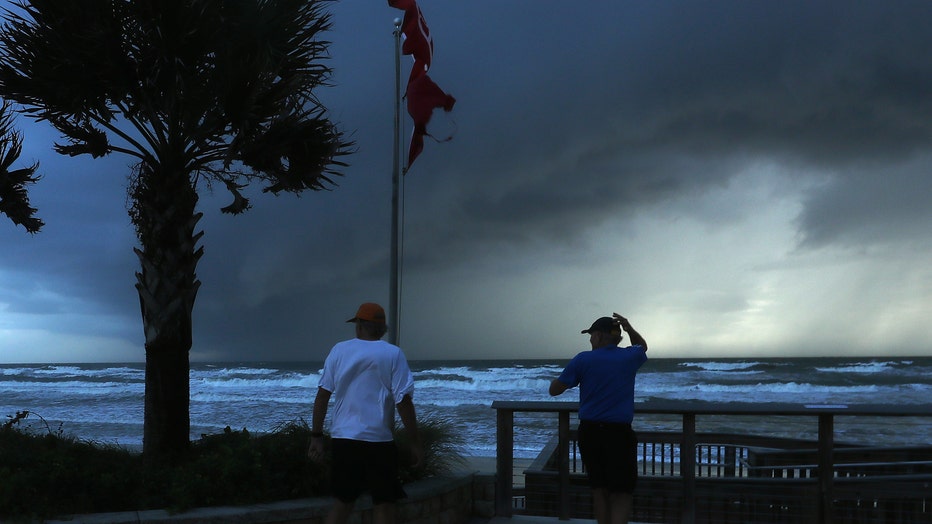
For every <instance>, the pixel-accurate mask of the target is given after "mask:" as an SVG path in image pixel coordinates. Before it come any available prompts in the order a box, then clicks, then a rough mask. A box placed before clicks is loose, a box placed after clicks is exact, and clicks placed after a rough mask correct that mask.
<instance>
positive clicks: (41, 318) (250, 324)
mask: <svg viewBox="0 0 932 524" xmlns="http://www.w3.org/2000/svg"><path fill="white" fill-rule="evenodd" d="M419 4H420V6H421V9H422V10H423V12H424V16H425V18H426V20H427V23H428V25H429V27H430V29H431V33H432V36H433V39H434V46H435V49H434V62H433V67H432V69H431V73H430V74H431V77H432V78H433V80H434V81H435V82H437V83H438V84H439V85H440V86H441V87H442V88H443V89H445V90H446V91H448V92H450V93H451V94H452V95H453V96H455V97H456V99H457V103H456V107H455V109H454V111H453V112H452V113H450V114H445V113H442V112H439V111H438V112H437V113H436V114H435V115H434V120H433V122H432V127H431V130H432V131H433V132H435V134H437V135H438V136H445V135H447V134H450V133H453V134H454V138H453V140H452V141H450V142H447V143H441V144H438V143H434V142H431V141H428V142H427V144H426V147H425V150H424V153H423V154H422V155H421V157H420V158H419V159H418V160H417V162H415V164H414V165H413V166H412V168H411V171H410V172H409V173H408V175H407V176H406V177H405V184H404V195H405V199H404V203H405V206H404V207H405V214H404V225H405V228H404V261H403V267H404V273H403V274H404V279H403V283H402V287H403V295H402V314H401V318H402V328H401V340H400V342H401V346H402V347H403V348H404V349H405V352H406V354H407V355H408V357H409V358H412V359H428V358H429V359H446V358H457V359H468V358H563V357H566V358H569V357H570V356H572V355H573V354H575V353H576V352H577V351H580V350H583V349H587V348H588V338H587V336H586V335H581V334H580V333H579V331H580V330H581V329H584V328H586V327H588V325H589V324H590V323H591V322H592V321H593V320H594V319H595V318H597V317H599V316H603V315H610V314H611V313H612V312H613V311H617V312H619V313H621V314H623V315H625V316H627V317H628V318H629V319H630V320H631V322H632V324H633V325H634V326H635V327H636V328H637V329H638V330H639V331H640V332H641V333H642V335H644V337H645V338H646V339H647V341H648V342H649V344H650V354H651V355H652V356H653V357H655V358H657V357H712V356H727V357H759V356H817V355H837V356H844V355H850V356H876V357H881V358H883V357H886V356H903V355H932V322H930V320H929V319H930V318H932V264H930V263H929V261H930V259H932V227H930V226H932V205H930V200H932V31H929V21H930V20H932V2H928V1H926V0H916V1H911V2H907V1H894V2H891V1H889V0H883V1H876V2H848V1H839V2H813V1H811V0H805V1H796V2H794V1H779V2H771V1H738V0H734V1H728V2H717V1H703V2H692V1H684V2H669V1H663V2H653V1H652V2H629V1H621V0H605V1H602V0H598V1H596V0H589V1H586V2H565V1H556V0H507V1H502V0H476V1H471V2H449V1H445V0H444V1H441V0H420V2H419ZM331 10H332V13H333V23H334V29H333V31H332V32H331V33H330V34H329V35H328V37H329V39H330V40H331V41H332V45H331V48H330V49H331V55H332V59H331V60H330V65H331V66H332V67H333V68H334V69H335V73H334V76H333V78H332V81H333V83H334V87H331V88H328V89H326V90H324V91H321V92H320V96H321V98H322V99H323V101H324V102H325V104H326V105H327V107H328V109H329V112H330V116H331V117H332V119H333V120H334V121H336V122H338V123H339V125H340V127H341V128H342V129H343V130H344V131H346V132H347V133H348V134H350V135H351V137H352V139H353V140H355V141H356V143H357V147H358V151H357V153H356V154H354V155H353V156H352V157H350V159H349V161H350V163H351V166H350V167H349V168H347V169H345V170H344V175H345V176H343V177H341V178H340V179H338V184H339V185H338V186H337V187H335V188H333V190H332V191H328V192H320V193H307V194H305V195H303V196H301V197H300V198H296V197H294V196H291V195H282V196H280V197H273V196H271V195H256V196H255V198H253V204H254V207H253V209H252V210H250V211H249V212H247V213H246V214H245V215H241V216H236V217H231V216H227V215H221V213H220V211H219V209H220V207H222V206H224V205H227V204H228V203H229V198H228V196H227V194H226V193H225V191H218V192H217V194H215V195H213V194H210V193H208V192H202V197H201V201H200V210H201V211H203V212H204V215H205V216H204V219H203V220H202V221H201V222H200V225H201V226H202V227H203V229H204V231H205V235H204V237H203V239H202V244H203V246H204V247H205V255H204V257H203V258H202V259H201V262H200V264H199V266H198V277H199V278H200V280H201V281H202V286H201V288H200V291H199V294H198V299H197V303H196V305H195V311H194V316H195V321H194V347H193V348H192V351H191V358H192V360H198V361H203V360H253V361H256V360H259V361H261V360H321V359H323V357H324V356H325V355H326V353H327V351H328V350H329V349H330V347H331V346H332V345H333V344H334V343H335V342H337V341H339V340H341V339H343V338H348V337H350V336H352V327H351V325H349V324H346V323H345V322H344V321H345V320H346V319H347V318H350V317H351V316H353V313H354V312H355V308H356V306H357V305H358V304H359V303H360V302H364V301H377V302H381V303H383V304H384V305H386V306H387V305H388V292H389V283H388V281H389V279H388V276H389V275H388V273H389V238H390V219H391V201H390V196H391V168H392V122H393V109H394V106H393V85H394V59H393V51H394V47H393V40H392V20H393V19H394V18H395V17H399V16H401V12H400V11H397V10H395V9H391V8H390V7H388V6H387V5H386V3H385V2H359V1H346V2H339V3H335V4H333V5H332V6H331ZM402 64H403V75H404V77H406V75H407V71H408V69H409V68H410V62H409V60H408V58H407V57H405V59H404V60H403V61H402ZM19 123H20V127H21V128H23V130H24V131H25V132H26V135H27V136H26V144H25V148H24V153H23V160H24V161H33V160H38V161H39V162H40V164H41V165H40V172H41V173H42V175H43V176H44V178H43V179H42V180H41V181H40V182H39V184H37V185H35V186H34V187H33V189H32V191H31V199H32V203H33V205H35V206H36V207H38V208H39V216H40V217H41V218H42V219H44V220H45V222H46V226H45V228H44V229H43V231H42V232H41V233H39V234H38V235H35V236H30V235H28V234H27V233H25V231H24V230H23V229H22V228H21V227H15V226H13V224H12V223H11V222H10V221H9V220H7V219H6V218H5V217H2V220H0V245H2V250H0V362H4V363H7V362H88V361H110V362H116V361H120V362H122V361H142V360H144V349H143V341H144V339H143V332H142V321H141V316H140V313H139V302H138V297H137V295H136V290H135V289H134V287H133V284H134V282H135V277H134V272H135V271H137V270H138V260H137V259H136V258H135V255H134V254H133V252H132V248H133V247H134V246H136V245H137V241H136V238H135V235H134V232H133V229H132V226H131V225H130V222H129V218H128V215H127V211H126V181H127V175H128V172H129V171H128V168H127V165H128V162H129V160H128V159H127V158H125V157H120V156H111V157H109V158H106V159H103V160H91V159H84V158H79V159H72V158H66V157H61V156H58V155H56V154H55V153H54V152H52V150H51V145H52V142H54V141H55V140H56V139H57V136H56V134H55V133H54V132H52V131H51V130H49V129H46V128H42V127H39V126H37V125H34V124H30V123H29V122H28V121H27V120H25V119H23V118H21V119H20V120H19ZM405 124H406V128H405V132H406V135H407V133H408V132H410V121H409V120H406V122H405ZM405 139H407V136H406V137H405Z"/></svg>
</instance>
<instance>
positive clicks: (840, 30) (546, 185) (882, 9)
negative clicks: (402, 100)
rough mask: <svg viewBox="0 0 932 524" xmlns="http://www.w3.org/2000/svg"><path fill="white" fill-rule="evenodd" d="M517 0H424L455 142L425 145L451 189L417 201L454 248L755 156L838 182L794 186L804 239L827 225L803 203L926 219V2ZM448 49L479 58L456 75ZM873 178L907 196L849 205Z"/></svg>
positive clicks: (564, 222)
mask: <svg viewBox="0 0 932 524" xmlns="http://www.w3.org/2000/svg"><path fill="white" fill-rule="evenodd" d="M519 4H521V9H522V12H521V14H520V15H519V14H518V13H516V12H510V13H509V11H510V10H509V9H505V11H504V12H499V11H498V10H495V16H491V17H490V18H491V20H486V19H483V23H481V24H477V25H476V26H475V27H477V29H476V31H475V33H472V35H471V38H470V37H467V38H464V36H463V35H462V34H460V33H456V34H454V35H451V34H450V33H451V32H453V31H451V27H455V28H456V29H458V30H460V31H462V27H463V26H464V25H465V22H461V23H460V24H456V22H455V21H458V20H462V19H463V17H468V13H466V12H465V11H464V9H465V8H463V7H462V6H460V7H458V8H452V7H448V6H443V7H441V6H430V5H425V6H424V8H425V9H430V8H431V7H433V11H434V12H433V13H432V16H430V17H429V20H438V19H440V20H441V22H439V24H442V25H440V27H442V29H443V31H444V32H443V33H440V31H439V30H438V29H436V28H435V35H437V36H435V40H436V41H437V43H436V45H437V46H438V48H441V46H451V45H456V46H458V47H457V54H456V56H455V58H453V59H449V60H448V61H447V62H443V61H442V60H440V59H437V61H436V65H435V69H436V70H437V71H438V72H437V73H436V75H435V76H438V77H442V78H451V79H452V80H450V81H449V82H448V83H449V84H450V88H451V89H454V88H458V89H459V92H456V93H455V94H457V95H459V97H460V102H459V105H458V107H457V114H456V119H457V122H458V124H459V130H458V136H457V137H456V138H455V140H454V142H453V143H452V144H442V145H434V144H428V147H430V148H431V149H433V150H434V151H435V152H433V154H435V155H437V156H439V157H443V160H435V161H433V162H432V164H431V166H430V167H429V168H425V169H423V171H426V173H424V175H423V176H425V177H427V176H430V177H437V178H438V179H440V180H443V183H444V184H452V185H453V186H455V187H457V188H458V191H457V192H456V193H455V194H447V195H444V194H443V192H442V190H440V193H441V195H444V196H445V197H447V198H448V199H449V200H448V201H447V202H446V204H445V206H444V209H443V210H440V209H437V207H439V206H434V207H432V208H431V211H432V212H433V213H442V214H443V215H442V216H444V217H447V218H446V219H440V220H438V219H437V216H436V214H434V215H433V216H432V217H431V218H430V219H429V220H427V219H425V220H427V221H429V223H430V224H431V225H433V226H434V227H436V231H434V232H433V233H431V234H429V235H428V236H429V238H430V243H432V244H436V242H440V243H443V244H447V243H450V244H460V246H459V247H458V248H456V247H454V248H452V251H453V252H454V253H456V254H457V256H461V255H463V254H464V253H468V252H470V251H475V250H476V248H477V247H479V246H481V245H483V244H485V243H488V242H493V243H494V242H521V241H524V240H527V239H529V238H533V237H537V236H540V237H543V238H545V239H548V240H551V241H560V240H563V239H565V238H566V237H568V236H572V234H573V232H576V231H579V230H580V228H585V227H587V226H591V225H594V224H597V223H598V216H600V215H601V216H604V215H605V209H604V208H602V207H601V206H598V205H594V204H595V202H597V201H598V198H599V197H606V198H609V199H611V198H612V197H617V198H616V201H615V203H613V204H611V205H610V209H612V210H613V211H615V212H617V213H626V212H627V213H630V212H633V211H632V210H633V209H637V208H638V207H640V206H645V205H653V204H656V203H657V202H658V201H663V200H665V199H669V198H673V197H675V196H678V195H680V194H683V193H684V192H697V191H702V189H703V187H707V186H709V185H718V184H721V183H723V181H725V180H727V179H728V178H730V177H733V176H735V175H736V174H738V173H740V172H741V171H742V169H746V168H747V167H748V166H749V165H753V164H754V163H758V162H761V161H762V160H765V161H770V162H776V163H780V164H782V165H784V166H787V167H788V168H789V169H790V170H793V171H796V172H797V174H798V176H799V177H800V178H803V179H805V178H811V177H818V176H825V175H826V174H830V175H831V176H832V177H834V180H833V182H832V183H831V184H830V186H832V187H834V188H840V187H842V186H847V187H848V188H849V189H848V190H840V191H829V190H826V192H825V193H823V194H815V195H813V196H812V197H811V198H810V199H808V200H807V205H808V207H807V209H806V210H805V212H804V217H803V219H802V220H800V221H799V224H800V226H801V227H803V228H804V229H803V231H801V236H802V237H805V238H807V239H809V240H810V241H814V240H815V239H817V238H822V239H826V238H827V237H826V236H825V234H826V232H825V231H822V232H820V229H821V228H822V225H821V223H820V221H819V220H818V218H819V217H820V216H822V215H831V214H832V213H833V210H837V209H839V208H842V209H848V210H849V214H854V215H858V214H860V217H858V216H851V217H849V218H851V219H855V220H854V223H852V224H851V226H850V227H854V228H857V227H859V226H858V225H857V220H856V219H858V218H860V219H861V220H872V217H874V216H875V215H878V214H883V213H886V212H887V211H889V212H891V213H892V215H894V216H898V217H902V218H906V219H917V218H918V219H925V218H928V217H929V211H927V210H926V209H927V206H925V205H924V199H922V198H921V197H916V196H915V195H923V194H928V193H929V191H928V190H929V189H932V188H930V187H929V185H930V182H928V180H930V177H928V176H926V175H924V174H923V173H922V169H917V168H919V167H921V166H916V165H915V163H913V164H912V165H913V169H911V170H910V169H905V168H903V167H902V166H904V165H906V164H910V162H911V161H912V159H913V158H915V156H916V155H918V154H920V153H922V152H923V151H927V150H928V148H929V144H930V139H932V103H930V102H929V100H928V98H929V93H932V55H930V54H929V53H927V52H923V50H929V49H932V33H930V32H929V31H926V30H925V25H926V21H928V20H930V19H932V4H928V3H923V2H897V3H895V6H891V4H888V3H880V2H875V3H857V4H850V3H847V2H816V3H812V2H703V3H695V2H673V3H649V4H636V5H631V4H627V3H610V2H604V3H601V2H600V3H598V4H596V5H593V4H591V3H590V4H586V5H585V6H583V7H580V6H577V5H572V6H568V5H562V3H555V2H540V3H533V4H525V3H519ZM512 7H513V6H512ZM455 9H458V10H460V12H456V13H455V14H448V13H447V11H448V10H449V11H453V10H455ZM481 11H482V13H481V14H482V16H485V15H488V14H489V13H488V12H487V11H484V10H481ZM472 14H473V16H476V15H477V13H472ZM509 14H510V15H512V16H510V17H509V16H507V15H509ZM444 15H449V16H448V17H447V16H444ZM443 22H446V23H445V24H444V23H443ZM434 25H435V26H437V25H438V22H434ZM454 38H455V39H456V40H453V39H454ZM451 40H452V41H451ZM466 40H468V42H466ZM441 49H442V48H441ZM466 50H468V51H466ZM440 53H441V51H438V55H440ZM447 55H449V52H447ZM447 58H449V57H447ZM450 62H453V64H454V65H453V67H454V68H457V70H460V69H465V70H472V71H475V68H471V67H469V66H468V65H467V66H466V67H465V68H460V65H461V63H462V62H467V63H476V62H478V63H482V64H486V65H487V66H488V68H487V69H486V70H483V71H482V73H481V74H477V75H476V76H475V77H470V78H466V77H463V76H462V75H458V74H457V73H456V72H454V73H450V72H449V69H450ZM437 118H440V117H435V119H437ZM451 156H452V157H454V158H455V159H456V162H455V163H454V162H452V161H449V158H450V157H451ZM427 162H428V161H425V163H427ZM441 162H443V163H442V164H441ZM865 165H870V166H873V167H874V169H873V170H865V169H864V166H865ZM926 166H927V164H926ZM419 167H420V166H415V172H416V171H417V170H418V168H419ZM890 171H897V172H898V173H897V175H896V176H895V177H890V176H889V174H884V173H885V172H886V173H889V172H890ZM860 178H866V179H867V180H870V182H865V181H860V180H859V179H860ZM451 179H452V180H451ZM881 181H883V182H881ZM426 184H427V185H428V186H431V191H437V189H436V188H435V186H436V184H431V183H430V182H427V183H426ZM884 184H895V185H897V187H903V188H905V189H903V190H902V191H903V192H904V193H907V194H909V195H913V198H906V199H899V198H881V199H878V200H876V201H874V202H873V206H862V205H860V204H861V203H862V201H863V200H865V199H866V198H867V197H866V196H865V192H869V193H876V190H877V189H879V188H880V187H882V186H884ZM898 191H899V190H898V189H896V188H887V189H886V191H885V193H887V194H891V195H895V194H896V193H897V192H898ZM414 198H430V196H429V195H427V194H419V195H416V196H413V197H412V199H414ZM441 198H442V197H441ZM871 207H872V208H873V209H871ZM888 207H889V209H887V208H888ZM412 220H414V219H412ZM891 222H895V221H891ZM876 226H877V227H879V228H881V229H884V227H883V221H881V222H877V223H876ZM427 227H430V226H427ZM835 227H844V224H842V223H838V224H836V226H835ZM887 233H888V234H892V235H896V233H897V230H896V229H895V228H893V229H890V230H889V231H887ZM436 251H442V250H436ZM478 251H481V250H478Z"/></svg>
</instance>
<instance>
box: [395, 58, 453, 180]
mask: <svg viewBox="0 0 932 524" xmlns="http://www.w3.org/2000/svg"><path fill="white" fill-rule="evenodd" d="M406 96H407V98H408V114H409V115H411V119H412V120H414V132H413V133H412V134H411V147H410V148H409V149H408V167H409V168H410V167H411V164H413V163H414V159H415V158H417V156H418V155H419V154H421V151H422V150H423V149H424V136H425V135H426V136H431V135H430V133H428V132H427V123H428V122H430V117H431V116H432V115H433V114H434V109H437V108H439V107H442V108H443V110H444V111H447V112H450V111H452V110H453V104H455V103H456V99H455V98H453V97H452V96H450V95H448V94H446V93H444V92H443V90H442V89H440V87H439V86H438V85H437V84H435V83H434V81H433V80H431V79H430V77H429V76H427V75H426V74H423V75H420V76H418V77H417V78H415V79H414V80H412V81H410V82H408V91H407V94H406ZM450 138H452V137H450ZM450 138H447V139H445V140H443V141H444V142H445V141H446V140H449V139H450Z"/></svg>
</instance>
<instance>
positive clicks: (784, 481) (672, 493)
mask: <svg viewBox="0 0 932 524" xmlns="http://www.w3.org/2000/svg"><path fill="white" fill-rule="evenodd" d="M578 407H579V406H578V403H575V402H512V401H496V402H494V403H493V404H492V408H493V409H495V410H496V420H497V430H496V431H497V451H496V470H497V472H496V473H497V482H496V513H497V514H498V515H501V516H511V515H512V514H513V513H515V512H516V510H515V507H514V501H515V496H514V495H515V493H516V492H518V491H519V492H521V493H522V495H526V493H527V491H532V492H533V490H534V489H536V486H535V485H532V484H535V483H536V482H538V481H542V482H544V483H545V484H546V485H547V486H549V487H550V488H549V489H550V490H549V491H543V492H541V493H539V494H537V496H538V498H539V499H541V500H544V501H545V502H546V505H547V508H548V510H547V512H548V514H552V515H556V516H558V517H560V518H561V519H563V520H566V519H569V518H577V517H584V518H585V517H589V516H590V515H589V514H587V513H586V512H585V511H588V509H586V510H585V511H581V510H580V509H579V508H580V500H588V499H586V497H588V490H587V489H586V488H585V479H584V476H583V473H582V466H581V462H579V461H578V454H577V453H576V449H575V446H576V443H575V430H574V428H573V427H572V426H571V415H573V414H575V413H576V412H577V411H578ZM635 411H636V419H635V427H636V429H637V420H638V418H639V417H641V416H643V415H674V416H677V417H678V418H679V419H680V420H681V425H682V429H681V431H679V432H672V433H671V432H645V431H639V433H638V437H639V441H640V444H639V452H640V453H641V457H640V459H639V465H640V479H639V484H638V489H637V491H636V500H635V511H636V515H637V511H638V506H639V502H640V503H641V504H640V505H641V506H648V505H651V506H655V507H652V508H651V509H650V510H649V511H648V510H643V511H642V512H641V514H640V515H641V519H640V520H641V521H644V522H682V523H686V524H694V523H697V522H726V521H728V518H726V517H728V515H726V513H728V514H731V517H733V518H734V521H735V522H755V521H767V522H794V523H795V522H814V523H824V524H833V523H840V522H848V521H866V522H906V521H908V522H926V523H932V466H929V461H930V460H932V456H930V455H932V442H917V444H919V445H920V446H918V447H910V448H896V449H893V448H865V447H859V446H851V445H847V444H842V443H836V442H835V430H834V423H835V419H836V418H837V417H921V418H922V419H924V420H925V419H928V420H929V421H930V423H932V406H929V405H923V406H887V405H849V406H841V405H792V404H774V403H766V404H751V403H706V402H696V401H651V402H645V403H638V404H636V407H635ZM516 413H538V414H539V413H552V414H556V418H557V428H556V439H555V440H553V441H551V443H550V444H549V446H550V448H551V449H549V450H546V451H544V452H542V453H541V454H540V455H538V459H537V461H535V462H534V463H532V464H531V465H530V466H529V467H527V468H526V470H525V472H527V473H528V474H526V475H525V478H526V479H527V482H528V483H529V484H528V485H527V486H524V487H519V488H516V487H515V485H514V481H513V479H512V476H513V474H514V467H515V459H514V444H515V440H514V439H515V414H516ZM705 416H736V417H776V416H784V417H800V418H811V419H814V421H815V422H816V424H817V429H818V438H817V440H814V441H810V440H804V439H785V438H784V439H781V438H777V437H769V436H754V435H736V434H722V433H701V434H700V433H697V432H696V419H697V417H705ZM538 423H539V422H538ZM917 438H919V437H917ZM925 438H927V437H925ZM865 457H866V458H865ZM823 471H826V472H831V473H830V474H826V475H823V474H820V472H823ZM535 476H537V477H535ZM523 482H524V479H522V483H523ZM532 496H534V495H533V493H532ZM878 497H879V498H878ZM888 499H889V500H888ZM527 500H528V499H526V498H525V501H527ZM658 501H660V502H658ZM868 505H869V506H870V507H867V506H868ZM862 506H864V507H862ZM657 508H660V509H657ZM642 509H643V508H642ZM518 511H521V510H518ZM881 513H882V515H881V516H879V517H877V519H876V520H870V519H869V518H868V519H866V520H865V517H864V515H868V514H881ZM904 516H905V517H904ZM904 518H908V520H904ZM636 520H637V519H636Z"/></svg>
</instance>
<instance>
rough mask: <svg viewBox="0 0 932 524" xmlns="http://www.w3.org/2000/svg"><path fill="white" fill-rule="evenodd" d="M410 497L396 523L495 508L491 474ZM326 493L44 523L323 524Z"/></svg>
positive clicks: (357, 517) (365, 501)
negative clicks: (306, 497)
mask: <svg viewBox="0 0 932 524" xmlns="http://www.w3.org/2000/svg"><path fill="white" fill-rule="evenodd" d="M405 491H406V492H407V493H408V498H407V499H404V500H403V501H400V502H399V504H398V509H397V511H398V513H397V517H398V519H397V522H398V523H399V524H464V523H465V522H467V521H469V520H470V519H471V518H473V517H485V518H488V517H492V516H493V515H494V513H495V476H494V475H489V474H479V473H461V474H456V475H451V476H448V477H437V478H432V479H426V480H421V481H418V482H413V483H411V484H407V485H405ZM331 503H332V502H331V500H330V499H329V498H314V499H301V500H288V501H283V502H274V503H268V504H255V505H251V506H232V507H222V508H199V509H193V510H190V511H186V512H184V513H179V514H175V515H172V514H169V513H168V512H166V511H164V510H151V511H130V512H122V513H99V514H95V515H75V516H73V517H70V518H67V519H63V520H55V521H47V524H157V523H171V524H212V523H216V524H226V523H254V524H323V522H324V518H325V517H326V515H327V512H328V511H329V510H330V506H331ZM371 522H372V503H371V500H369V498H368V497H363V498H361V499H360V500H359V501H357V503H356V511H355V513H354V514H353V516H352V518H351V519H350V524H369V523H371Z"/></svg>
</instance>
